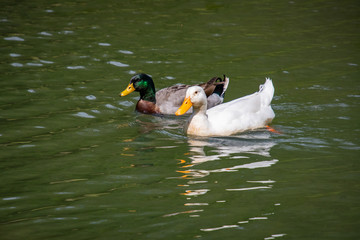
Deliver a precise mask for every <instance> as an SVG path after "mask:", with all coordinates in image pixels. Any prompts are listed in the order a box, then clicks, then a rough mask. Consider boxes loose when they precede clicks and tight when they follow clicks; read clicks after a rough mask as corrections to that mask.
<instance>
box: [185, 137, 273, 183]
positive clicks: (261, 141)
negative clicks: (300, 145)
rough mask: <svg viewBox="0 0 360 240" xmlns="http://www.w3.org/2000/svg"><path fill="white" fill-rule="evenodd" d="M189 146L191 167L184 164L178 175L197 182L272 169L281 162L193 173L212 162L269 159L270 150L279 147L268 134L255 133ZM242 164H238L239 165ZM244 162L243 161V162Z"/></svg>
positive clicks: (196, 140)
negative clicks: (217, 174)
mask: <svg viewBox="0 0 360 240" xmlns="http://www.w3.org/2000/svg"><path fill="white" fill-rule="evenodd" d="M188 144H189V147H190V153H189V159H190V160H191V163H190V164H189V163H187V162H186V161H181V162H180V164H181V168H182V169H183V170H179V171H178V172H179V173H182V174H184V175H183V176H182V178H185V179H196V178H203V177H205V176H208V175H209V174H210V173H215V172H231V171H238V169H241V168H246V169H255V168H262V167H269V166H271V165H273V164H275V163H276V162H277V161H278V160H276V159H271V160H263V161H255V162H250V163H249V162H248V161H245V162H247V163H243V164H240V165H235V166H231V167H226V168H220V169H213V170H203V169H194V168H192V167H194V166H196V165H200V164H203V163H206V162H209V161H216V160H220V159H225V158H226V159H242V158H243V159H249V158H250V156H251V155H257V156H261V157H262V158H264V159H268V158H270V157H271V156H270V150H271V148H272V147H273V146H275V145H276V143H275V141H274V140H273V139H271V134H270V133H268V132H261V131H260V132H252V133H249V134H244V135H241V136H237V137H236V136H235V137H227V138H189V139H188ZM236 162H237V163H239V162H238V161H236ZM241 162H244V161H241Z"/></svg>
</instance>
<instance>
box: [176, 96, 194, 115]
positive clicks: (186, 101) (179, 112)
mask: <svg viewBox="0 0 360 240" xmlns="http://www.w3.org/2000/svg"><path fill="white" fill-rule="evenodd" d="M191 106H192V103H191V101H190V97H187V98H185V99H184V102H183V103H182V105H181V106H180V107H179V109H178V110H177V111H176V112H175V115H176V116H179V115H183V114H184V113H186V112H187V111H188V110H189V109H190V108H191Z"/></svg>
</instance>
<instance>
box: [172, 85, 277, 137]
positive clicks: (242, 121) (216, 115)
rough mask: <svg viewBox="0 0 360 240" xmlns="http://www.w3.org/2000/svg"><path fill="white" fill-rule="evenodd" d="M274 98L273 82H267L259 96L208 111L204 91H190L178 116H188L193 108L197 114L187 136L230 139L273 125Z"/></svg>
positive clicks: (237, 100)
mask: <svg viewBox="0 0 360 240" xmlns="http://www.w3.org/2000/svg"><path fill="white" fill-rule="evenodd" d="M273 95H274V86H273V84H272V80H271V79H269V78H267V79H266V82H265V83H264V85H260V90H259V92H256V93H253V94H251V95H248V96H245V97H242V98H238V99H235V100H233V101H230V102H227V103H224V104H220V105H218V106H215V107H213V108H211V109H208V110H207V109H206V104H207V102H206V97H205V93H204V92H203V90H202V88H199V87H196V86H195V87H190V88H189V89H188V90H187V92H186V97H185V100H184V102H183V104H182V106H181V107H180V108H179V109H178V111H177V112H176V115H181V114H184V113H185V112H186V111H187V109H189V108H190V107H191V106H192V107H193V109H194V112H193V113H192V115H191V116H190V118H189V121H188V123H187V124H186V126H185V131H186V132H187V134H190V135H196V136H228V135H232V134H235V133H238V132H242V131H246V130H251V129H256V128H262V127H265V126H266V125H267V124H268V123H270V122H271V121H272V119H273V118H274V117H275V113H274V111H273V110H272V108H271V105H270V104H271V100H272V98H273Z"/></svg>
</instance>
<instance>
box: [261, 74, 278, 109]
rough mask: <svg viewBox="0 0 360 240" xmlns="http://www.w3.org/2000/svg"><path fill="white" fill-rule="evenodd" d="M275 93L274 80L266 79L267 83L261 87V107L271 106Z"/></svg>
mask: <svg viewBox="0 0 360 240" xmlns="http://www.w3.org/2000/svg"><path fill="white" fill-rule="evenodd" d="M274 92H275V89H274V85H273V83H272V80H271V79H270V78H266V81H265V83H264V84H262V85H260V87H259V93H260V94H261V105H263V106H268V105H270V103H271V100H272V98H273V97H274Z"/></svg>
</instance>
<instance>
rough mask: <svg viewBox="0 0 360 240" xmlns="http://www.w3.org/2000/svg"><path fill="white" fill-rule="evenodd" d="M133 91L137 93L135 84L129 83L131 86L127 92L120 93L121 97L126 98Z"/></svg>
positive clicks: (126, 89)
mask: <svg viewBox="0 0 360 240" xmlns="http://www.w3.org/2000/svg"><path fill="white" fill-rule="evenodd" d="M133 91H135V88H134V84H133V83H129V85H128V86H127V87H126V88H125V90H124V91H122V92H121V93H120V96H121V97H123V96H126V95H128V94H129V93H132V92H133Z"/></svg>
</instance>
